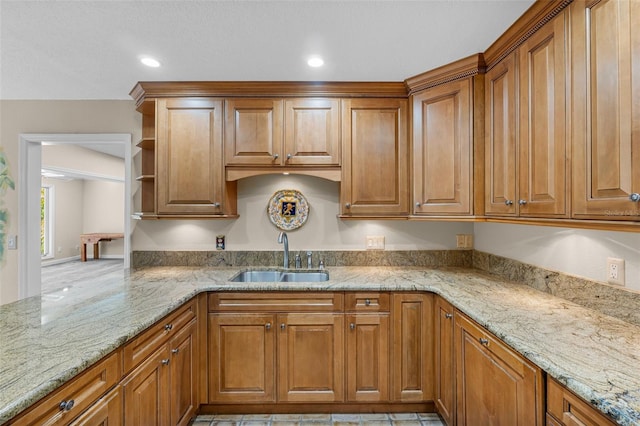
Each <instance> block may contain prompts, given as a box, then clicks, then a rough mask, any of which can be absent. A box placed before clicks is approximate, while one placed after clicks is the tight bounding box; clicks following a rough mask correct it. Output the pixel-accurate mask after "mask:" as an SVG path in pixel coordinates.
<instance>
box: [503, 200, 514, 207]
mask: <svg viewBox="0 0 640 426" xmlns="http://www.w3.org/2000/svg"><path fill="white" fill-rule="evenodd" d="M504 204H505V205H507V206H511V205H513V200H504Z"/></svg>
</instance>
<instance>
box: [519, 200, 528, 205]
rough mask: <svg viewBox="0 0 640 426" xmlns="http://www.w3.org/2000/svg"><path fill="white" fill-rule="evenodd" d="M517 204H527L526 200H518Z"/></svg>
mask: <svg viewBox="0 0 640 426" xmlns="http://www.w3.org/2000/svg"><path fill="white" fill-rule="evenodd" d="M518 204H520V205H521V206H524V205H525V204H527V200H518Z"/></svg>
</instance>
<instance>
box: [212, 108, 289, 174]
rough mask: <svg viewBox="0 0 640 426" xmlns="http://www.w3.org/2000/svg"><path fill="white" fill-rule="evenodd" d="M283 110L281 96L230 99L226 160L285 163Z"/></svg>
mask: <svg viewBox="0 0 640 426" xmlns="http://www.w3.org/2000/svg"><path fill="white" fill-rule="evenodd" d="M282 113H283V101H282V100H281V99H227V100H226V101H225V142H224V149H225V164H226V165H227V166H246V165H252V166H255V165H262V166H268V165H280V164H282V156H283V151H282Z"/></svg>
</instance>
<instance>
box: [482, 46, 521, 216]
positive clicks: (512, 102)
mask: <svg viewBox="0 0 640 426" xmlns="http://www.w3.org/2000/svg"><path fill="white" fill-rule="evenodd" d="M516 65H517V62H516V54H515V53H512V54H511V55H509V56H507V57H506V58H505V59H503V60H502V61H500V62H499V63H498V64H497V65H495V66H494V67H493V68H491V69H490V70H489V71H487V73H486V75H485V91H484V93H485V125H484V130H485V150H484V155H485V186H484V190H485V204H484V205H485V214H487V215H499V216H514V215H515V214H516V206H517V205H518V204H517V199H516V194H517V180H516V170H517V152H518V151H517V143H518V139H517V135H516V111H517V102H518V98H517V91H516V87H517V86H516V81H517V68H516Z"/></svg>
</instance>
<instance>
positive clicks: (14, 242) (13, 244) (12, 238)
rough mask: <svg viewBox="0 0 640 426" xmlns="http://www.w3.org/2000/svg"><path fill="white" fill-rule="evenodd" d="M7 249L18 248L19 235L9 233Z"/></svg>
mask: <svg viewBox="0 0 640 426" xmlns="http://www.w3.org/2000/svg"><path fill="white" fill-rule="evenodd" d="M7 249H9V250H18V236H17V235H9V236H8V237H7Z"/></svg>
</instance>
